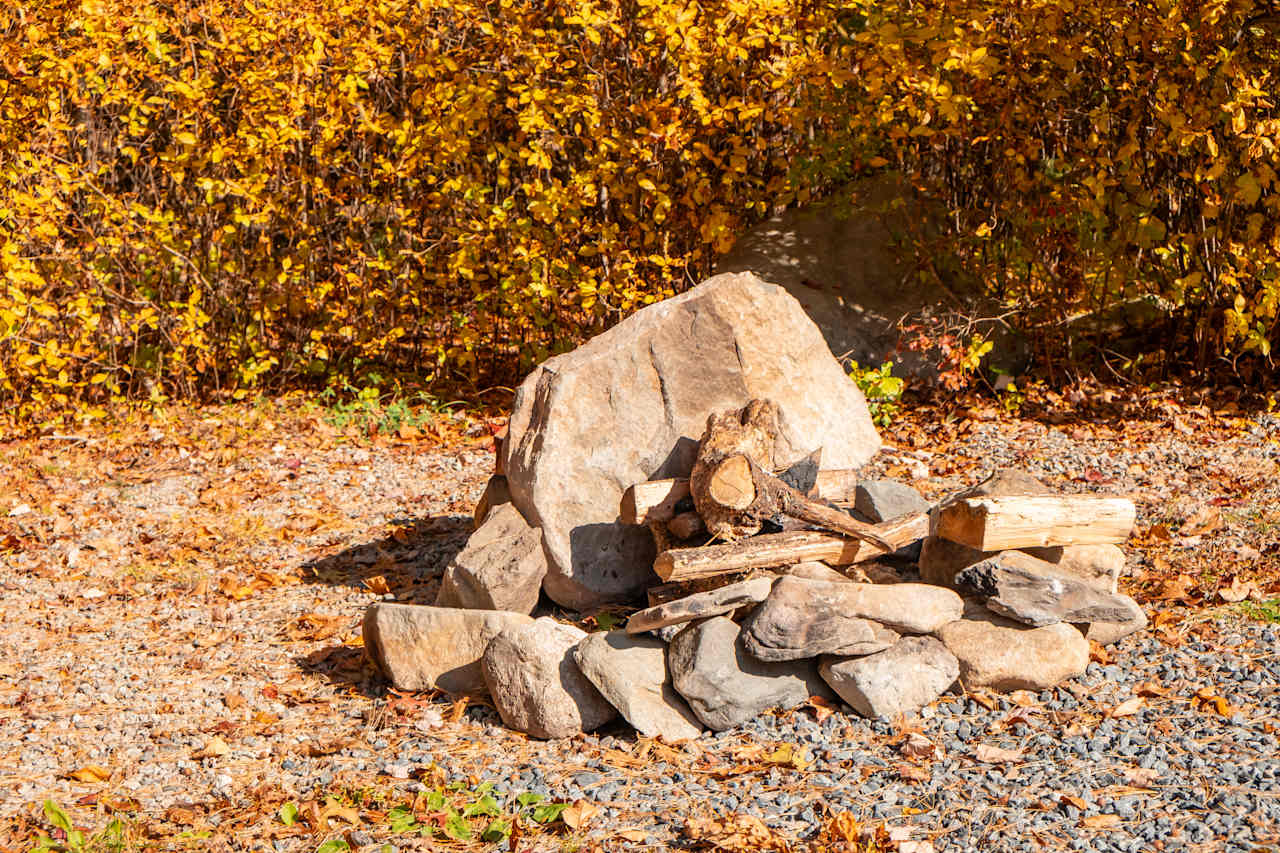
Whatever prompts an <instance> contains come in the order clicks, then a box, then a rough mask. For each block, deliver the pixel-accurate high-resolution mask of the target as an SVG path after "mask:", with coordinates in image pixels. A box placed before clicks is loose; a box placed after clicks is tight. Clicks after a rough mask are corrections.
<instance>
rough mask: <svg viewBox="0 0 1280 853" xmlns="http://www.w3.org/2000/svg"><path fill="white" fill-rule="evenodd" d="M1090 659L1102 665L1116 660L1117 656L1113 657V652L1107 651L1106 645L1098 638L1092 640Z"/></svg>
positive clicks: (1090, 642) (1090, 643)
mask: <svg viewBox="0 0 1280 853" xmlns="http://www.w3.org/2000/svg"><path fill="white" fill-rule="evenodd" d="M1089 660H1091V661H1093V662H1094V663H1096V664H1099V665H1101V666H1106V665H1107V664H1109V663H1112V662H1114V661H1115V658H1113V657H1112V656H1111V653H1110V652H1108V651H1107V649H1106V647H1105V646H1103V645H1102V644H1101V643H1099V642H1098V641H1097V640H1090V641H1089Z"/></svg>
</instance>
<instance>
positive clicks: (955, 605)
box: [749, 575, 964, 659]
mask: <svg viewBox="0 0 1280 853" xmlns="http://www.w3.org/2000/svg"><path fill="white" fill-rule="evenodd" d="M963 612H964V602H963V601H962V600H961V598H960V596H959V595H957V594H956V593H955V592H953V591H951V590H949V589H943V588H942V587H937V586H933V585H931V584H920V583H898V584H867V583H853V582H844V581H823V580H810V579H808V578H802V577H797V576H795V575H787V576H785V577H782V578H779V579H778V580H777V581H776V582H775V583H774V585H773V590H772V591H771V592H770V593H769V597H768V598H767V599H765V602H764V603H763V604H761V605H760V607H759V608H757V609H756V611H755V613H753V614H752V615H751V618H750V620H749V623H750V625H751V631H750V633H751V636H752V638H753V640H754V641H755V642H754V644H753V645H752V649H753V651H754V648H755V645H760V646H764V647H769V648H793V649H796V650H800V649H810V648H813V646H814V644H815V643H816V644H817V645H821V644H822V643H823V642H836V643H838V642H839V638H840V637H841V636H842V631H843V630H844V628H843V626H844V623H846V622H857V621H860V620H868V619H869V620H873V621H875V622H877V623H879V624H880V625H881V626H883V627H884V628H886V629H890V630H891V631H894V632H902V633H910V634H928V633H930V632H932V631H936V630H937V629H938V628H940V627H942V626H943V625H945V624H947V623H948V622H950V621H952V620H955V619H959V618H960V616H961V614H962V613H963ZM880 636H882V637H885V638H887V636H888V635H887V634H881V635H880ZM800 638H806V639H805V640H803V641H801V639H800ZM820 638H825V640H820ZM866 639H867V638H866V637H863V641H865V640H866ZM894 639H896V637H895V638H894ZM812 653H813V654H822V653H829V654H867V653H869V652H853V651H846V652H841V651H838V650H837V649H835V648H828V649H821V650H819V651H815V652H812ZM764 659H768V658H764ZM775 659H776V658H775Z"/></svg>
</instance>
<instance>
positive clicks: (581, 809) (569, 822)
mask: <svg viewBox="0 0 1280 853" xmlns="http://www.w3.org/2000/svg"><path fill="white" fill-rule="evenodd" d="M598 814H600V807H599V806H597V805H595V804H594V803H590V802H588V801H586V800H575V801H574V802H572V803H570V804H569V807H568V808H566V809H565V810H564V811H562V812H560V819H561V820H563V821H564V823H565V826H567V827H569V828H570V829H584V828H585V827H586V826H587V824H588V823H590V822H591V819H592V818H593V817H595V816H596V815H598Z"/></svg>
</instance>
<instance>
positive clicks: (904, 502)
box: [853, 480, 929, 524]
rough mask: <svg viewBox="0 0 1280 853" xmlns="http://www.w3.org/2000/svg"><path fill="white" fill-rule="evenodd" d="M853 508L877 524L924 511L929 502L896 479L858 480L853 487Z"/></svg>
mask: <svg viewBox="0 0 1280 853" xmlns="http://www.w3.org/2000/svg"><path fill="white" fill-rule="evenodd" d="M853 508H854V509H856V510H857V511H858V512H859V513H861V514H862V515H864V516H866V517H867V519H868V520H870V521H871V522H872V523H873V524H879V523H880V522H882V521H889V520H890V519H894V518H897V517H898V516H902V515H907V514H908V513H913V512H924V511H925V510H927V509H928V508H929V502H928V501H927V500H925V499H924V498H923V497H922V496H921V495H920V493H919V492H917V491H916V490H915V489H913V488H911V487H910V486H908V485H907V484H906V483H899V482H898V481H897V480H860V481H859V482H858V485H857V488H856V489H854V493H853Z"/></svg>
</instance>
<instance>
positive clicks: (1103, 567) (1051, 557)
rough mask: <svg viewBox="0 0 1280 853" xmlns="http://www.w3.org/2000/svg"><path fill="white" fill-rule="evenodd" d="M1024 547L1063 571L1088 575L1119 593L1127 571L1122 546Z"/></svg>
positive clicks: (1106, 589)
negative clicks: (1121, 578) (1122, 577)
mask: <svg viewBox="0 0 1280 853" xmlns="http://www.w3.org/2000/svg"><path fill="white" fill-rule="evenodd" d="M1022 550H1023V551H1025V552H1026V553H1028V554H1030V555H1031V556H1033V557H1035V558H1036V559H1039V560H1044V561H1045V562H1046V563H1049V564H1050V565H1052V566H1053V567H1054V568H1055V569H1058V570H1059V571H1062V572H1067V573H1068V574H1072V575H1077V576H1078V577H1081V578H1084V579H1085V580H1086V581H1087V582H1089V583H1091V584H1092V585H1093V586H1095V587H1097V588H1098V589H1101V590H1103V591H1104V592H1116V591H1117V590H1118V589H1119V585H1120V577H1121V576H1122V575H1123V574H1124V569H1125V557H1124V551H1122V550H1120V546H1119V545H1059V546H1057V547H1052V548H1023V549H1022Z"/></svg>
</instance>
